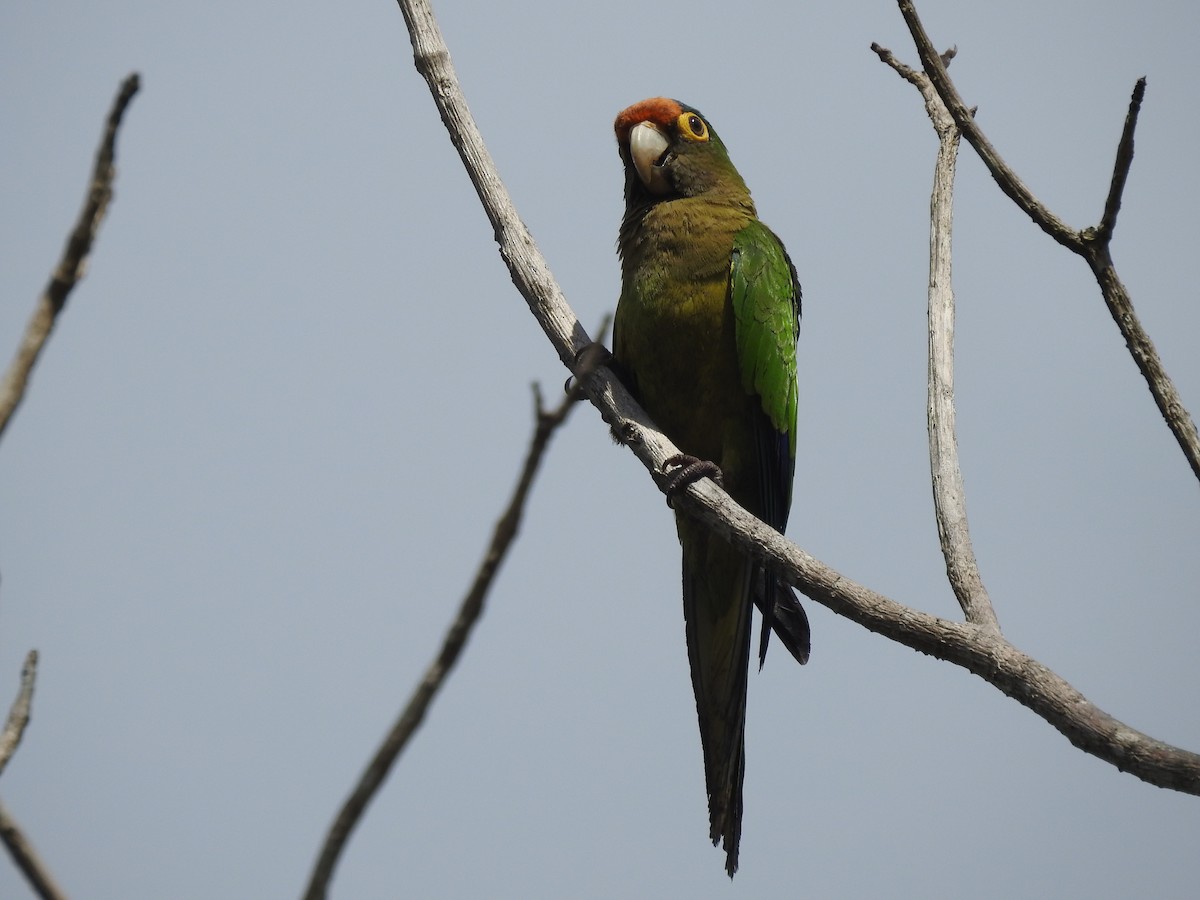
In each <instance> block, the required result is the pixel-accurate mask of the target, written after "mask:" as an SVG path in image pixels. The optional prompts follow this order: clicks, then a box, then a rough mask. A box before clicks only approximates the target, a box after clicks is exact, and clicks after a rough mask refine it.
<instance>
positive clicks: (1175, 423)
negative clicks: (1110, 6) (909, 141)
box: [898, 0, 1200, 478]
mask: <svg viewBox="0 0 1200 900" xmlns="http://www.w3.org/2000/svg"><path fill="white" fill-rule="evenodd" d="M898 2H899V4H900V13H901V15H903V16H904V21H905V23H907V25H908V30H909V32H910V33H911V34H912V38H913V42H914V43H915V44H916V46H917V52H918V53H919V54H920V57H921V65H922V66H923V67H924V69H925V74H926V75H927V76H929V80H930V81H931V82H932V83H933V86H934V88H935V89H936V90H937V92H938V96H940V97H941V98H942V102H943V103H945V104H946V108H947V109H948V110H949V111H950V115H951V116H953V118H954V124H955V125H957V126H958V128H959V130H960V131H961V132H962V136H963V137H964V138H966V139H967V142H968V143H969V144H970V145H971V146H972V147H974V148H975V152H976V153H978V154H979V158H980V159H981V160H983V164H984V165H985V166H986V167H987V170H988V171H989V172H990V173H991V175H992V178H994V179H995V180H996V184H997V185H999V186H1000V190H1002V191H1003V192H1004V193H1005V195H1007V196H1008V197H1009V198H1010V199H1011V200H1012V201H1013V202H1014V203H1015V204H1017V206H1018V207H1020V208H1021V210H1023V211H1024V212H1025V214H1026V215H1027V216H1029V218H1030V219H1032V220H1033V222H1034V224H1035V225H1037V226H1038V227H1039V228H1041V229H1042V231H1044V232H1046V234H1048V235H1050V237H1052V238H1054V240H1056V241H1057V242H1058V243H1060V244H1062V245H1063V246H1064V247H1066V248H1067V249H1068V250H1070V251H1071V252H1072V253H1075V254H1077V255H1079V256H1081V257H1083V259H1084V261H1085V262H1087V264H1088V268H1090V269H1091V270H1092V274H1093V275H1094V276H1095V278H1096V282H1097V284H1099V285H1100V293H1101V294H1102V295H1103V297H1104V303H1105V305H1106V306H1107V307H1108V311H1109V313H1110V314H1111V315H1112V317H1113V321H1114V322H1116V323H1117V328H1118V329H1119V330H1120V332H1121V337H1123V338H1124V339H1125V346H1126V347H1128V348H1129V353H1130V355H1131V356H1132V357H1133V361H1134V362H1135V363H1136V364H1137V367H1138V370H1139V371H1140V372H1141V373H1142V377H1143V378H1145V379H1146V385H1147V386H1148V387H1149V388H1150V394H1151V396H1153V398H1154V403H1155V405H1157V406H1158V410H1159V412H1160V413H1161V414H1162V417H1163V419H1164V420H1165V421H1166V423H1167V427H1168V428H1170V429H1171V433H1172V434H1173V435H1175V440H1176V442H1177V443H1178V444H1179V448H1180V449H1181V450H1182V451H1183V455H1184V457H1185V458H1186V459H1187V461H1188V465H1189V466H1191V468H1192V472H1193V473H1194V474H1195V475H1196V477H1197V478H1200V435H1198V434H1197V432H1196V423H1195V421H1194V420H1193V419H1192V416H1191V414H1190V413H1189V412H1188V411H1187V409H1186V408H1185V407H1184V405H1183V400H1182V399H1181V398H1180V396H1179V391H1178V390H1177V389H1176V388H1175V383H1174V382H1173V381H1172V380H1171V377H1170V376H1169V375H1168V374H1167V370H1166V369H1165V368H1163V364H1162V360H1160V359H1159V357H1158V351H1157V350H1155V349H1154V343H1153V342H1152V341H1151V340H1150V336H1149V335H1148V334H1147V333H1146V330H1145V329H1144V328H1143V327H1142V323H1141V321H1140V320H1139V319H1138V317H1137V313H1136V312H1135V311H1134V309H1133V301H1132V299H1131V298H1130V296H1129V292H1128V291H1127V290H1126V289H1125V285H1124V284H1123V283H1122V282H1121V279H1120V277H1119V276H1118V275H1117V270H1116V266H1115V265H1114V264H1113V260H1112V250H1111V244H1112V237H1113V231H1114V230H1115V228H1116V224H1117V212H1118V210H1120V208H1121V193H1122V191H1124V189H1125V182H1126V180H1127V179H1128V177H1129V168H1130V166H1131V165H1132V164H1133V132H1134V129H1135V128H1136V127H1137V118H1138V113H1139V111H1140V110H1141V107H1142V99H1143V97H1145V94H1146V79H1145V78H1139V79H1138V81H1137V84H1135V85H1134V88H1133V96H1132V97H1131V98H1130V102H1129V112H1128V114H1127V115H1126V117H1125V127H1124V129H1123V131H1122V133H1121V140H1120V143H1119V144H1118V148H1117V156H1116V160H1115V162H1114V164H1113V175H1112V180H1111V182H1110V184H1109V190H1108V196H1107V198H1106V199H1105V203H1104V213H1103V216H1102V217H1101V219H1100V224H1099V225H1097V226H1094V227H1090V228H1084V229H1082V230H1076V229H1074V228H1072V227H1071V226H1069V225H1067V223H1066V222H1064V221H1063V220H1062V219H1060V218H1059V217H1058V216H1056V215H1055V214H1054V213H1052V212H1051V211H1050V210H1049V209H1048V208H1047V207H1046V205H1045V204H1043V203H1042V202H1041V201H1040V200H1038V198H1037V197H1035V196H1034V195H1033V192H1032V191H1031V190H1029V188H1028V187H1026V186H1025V183H1024V182H1023V181H1021V179H1020V178H1019V177H1017V174H1016V172H1014V171H1013V170H1012V168H1011V167H1009V165H1008V163H1006V162H1005V161H1004V159H1003V158H1002V157H1001V156H1000V154H999V153H998V152H997V151H996V148H995V147H993V146H992V144H991V142H990V141H989V140H988V139H987V136H986V135H985V134H984V133H983V129H981V128H980V127H979V125H978V123H977V122H976V121H975V119H974V117H973V116H972V114H971V110H970V109H968V108H967V105H966V103H964V102H963V99H962V97H961V96H959V93H958V89H957V88H956V87H955V86H954V82H953V81H951V80H950V75H949V73H948V72H947V71H946V65H945V62H944V61H943V60H942V58H941V57H940V56H939V55H938V52H937V50H936V49H934V45H933V42H932V41H931V40H930V39H929V35H928V34H926V32H925V27H924V26H923V25H922V24H921V20H920V19H919V18H918V17H917V10H916V7H915V6H914V5H913V3H912V0H898Z"/></svg>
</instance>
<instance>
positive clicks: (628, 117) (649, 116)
mask: <svg viewBox="0 0 1200 900" xmlns="http://www.w3.org/2000/svg"><path fill="white" fill-rule="evenodd" d="M681 115H683V107H682V106H680V105H679V103H678V102H677V101H675V100H672V99H670V98H669V97H651V98H650V99H649V100H643V101H642V102H641V103H635V104H633V106H631V107H629V109H626V110H624V111H622V112H621V114H620V115H618V116H617V121H616V122H614V123H613V129H614V130H615V131H616V132H617V140H618V141H621V142H622V143H624V142H625V141H626V140H627V139H628V138H629V131H630V129H631V128H633V126H634V125H637V124H638V123H639V122H653V123H654V124H655V125H661V126H663V127H664V128H666V127H668V126H670V125H673V124H674V123H675V120H676V119H678V118H679V117H680V116H681Z"/></svg>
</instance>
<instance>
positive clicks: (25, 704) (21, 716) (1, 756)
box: [0, 650, 38, 773]
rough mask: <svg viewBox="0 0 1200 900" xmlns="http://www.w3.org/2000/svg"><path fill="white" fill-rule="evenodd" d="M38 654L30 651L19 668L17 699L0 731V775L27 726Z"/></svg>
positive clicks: (35, 678)
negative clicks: (19, 683)
mask: <svg viewBox="0 0 1200 900" xmlns="http://www.w3.org/2000/svg"><path fill="white" fill-rule="evenodd" d="M37 662H38V653H37V651H36V650H30V651H29V653H28V654H27V655H26V656H25V665H23V666H22V667H21V688H20V690H19V691H17V699H15V700H14V701H13V705H12V708H11V709H9V711H8V719H7V721H5V723H4V730H3V731H0V773H3V772H4V769H5V767H6V766H7V765H8V761H9V760H10V759H12V755H13V754H14V753H15V752H16V750H17V745H18V744H20V743H21V736H22V735H23V734H25V726H27V725H28V724H29V710H30V706H31V705H32V703H33V684H34V682H35V681H36V680H37Z"/></svg>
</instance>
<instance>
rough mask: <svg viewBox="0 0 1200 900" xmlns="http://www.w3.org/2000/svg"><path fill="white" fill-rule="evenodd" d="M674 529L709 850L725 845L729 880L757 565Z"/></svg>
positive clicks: (688, 525)
mask: <svg viewBox="0 0 1200 900" xmlns="http://www.w3.org/2000/svg"><path fill="white" fill-rule="evenodd" d="M678 524H679V535H680V541H681V543H682V545H683V611H684V619H685V622H686V629H687V645H688V661H689V663H690V664H691V672H692V688H693V690H694V691H695V694H696V712H697V715H698V717H699V720H700V742H701V745H702V746H703V750H704V776H705V782H706V784H707V788H708V814H709V837H710V838H711V839H712V842H713V844H717V843H722V844H723V845H724V848H725V870H726V871H727V872H728V873H729V875H730V877H732V876H733V873H734V872H736V871H737V864H738V843H739V841H740V840H741V835H742V781H743V778H744V776H745V771H746V761H745V754H746V743H745V730H746V678H747V673H748V670H749V667H750V609H751V605H752V603H751V578H752V574H753V571H754V566H753V565H752V564H751V563H750V561H748V560H747V559H746V558H745V556H744V555H743V554H741V553H739V552H738V551H737V550H736V549H735V548H734V547H733V546H732V545H730V544H729V543H728V542H726V541H724V540H722V539H721V538H720V537H717V536H716V535H712V534H709V533H707V532H706V531H705V530H704V528H703V527H702V526H700V525H699V524H698V523H693V522H690V521H684V520H683V519H682V518H681V519H680V520H679V523H678Z"/></svg>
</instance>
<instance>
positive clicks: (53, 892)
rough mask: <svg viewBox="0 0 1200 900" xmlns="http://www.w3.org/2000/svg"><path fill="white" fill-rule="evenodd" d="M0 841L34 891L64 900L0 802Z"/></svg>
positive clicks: (50, 899) (46, 899) (47, 899)
mask: <svg viewBox="0 0 1200 900" xmlns="http://www.w3.org/2000/svg"><path fill="white" fill-rule="evenodd" d="M0 841H3V842H4V848H5V849H6V850H8V853H9V855H10V856H11V857H12V859H13V862H14V863H15V864H16V866H17V868H18V869H20V870H21V874H23V875H24V876H25V880H26V881H28V882H29V886H30V887H31V888H33V890H34V893H36V894H37V895H38V896H39V897H41V898H42V900H66V898H67V895H66V894H65V893H63V889H62V888H60V887H59V886H58V883H57V882H56V881H55V880H54V876H53V875H51V874H50V870H49V869H47V868H46V864H45V863H43V862H42V860H41V857H39V856H38V855H37V851H36V850H34V849H33V844H31V843H29V840H28V838H26V837H25V834H24V832H22V831H21V829H20V827H19V826H18V825H17V823H16V821H15V820H14V819H13V817H12V816H11V815H10V814H9V812H8V810H7V809H6V808H5V807H4V804H3V803H0Z"/></svg>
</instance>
